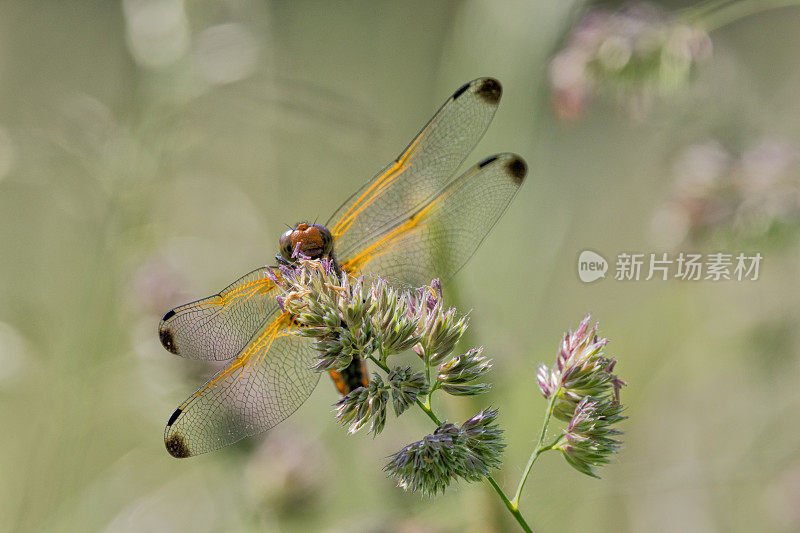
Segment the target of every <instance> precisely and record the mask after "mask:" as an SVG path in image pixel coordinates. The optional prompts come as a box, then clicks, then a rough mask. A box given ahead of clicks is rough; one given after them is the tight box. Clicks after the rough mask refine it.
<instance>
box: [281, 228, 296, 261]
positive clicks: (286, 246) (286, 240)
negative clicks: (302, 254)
mask: <svg viewBox="0 0 800 533" xmlns="http://www.w3.org/2000/svg"><path fill="white" fill-rule="evenodd" d="M293 231H294V230H293V229H290V230H286V231H284V232H283V235H281V238H280V239H279V240H278V246H279V247H280V252H281V256H283V258H284V259H286V260H287V261H291V260H292V252H293V251H294V247H293V246H292V232H293Z"/></svg>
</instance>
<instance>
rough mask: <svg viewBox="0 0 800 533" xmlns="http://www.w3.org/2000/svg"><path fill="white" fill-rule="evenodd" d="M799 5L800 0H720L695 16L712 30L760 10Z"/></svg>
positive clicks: (707, 28) (708, 29)
mask: <svg viewBox="0 0 800 533" xmlns="http://www.w3.org/2000/svg"><path fill="white" fill-rule="evenodd" d="M791 6H800V0H740V1H738V2H730V1H721V2H718V3H717V4H716V5H712V6H710V7H709V8H707V9H704V10H703V11H702V12H701V13H700V14H699V16H698V17H697V22H699V23H701V24H702V25H703V26H704V27H705V28H706V30H707V31H714V30H717V29H719V28H722V27H723V26H727V25H728V24H731V23H733V22H736V21H738V20H741V19H743V18H746V17H749V16H751V15H756V14H758V13H761V12H762V11H769V10H770V9H777V8H781V7H791Z"/></svg>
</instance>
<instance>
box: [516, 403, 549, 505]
mask: <svg viewBox="0 0 800 533" xmlns="http://www.w3.org/2000/svg"><path fill="white" fill-rule="evenodd" d="M560 392H561V389H559V390H557V391H556V392H555V393H554V394H553V395H551V396H550V401H549V402H547V411H546V412H545V414H544V422H542V431H541V432H540V433H539V443H538V444H537V445H536V448H534V450H533V452H532V453H531V457H530V459H528V464H527V466H526V467H525V472H523V473H522V478H521V479H520V480H519V485H518V486H517V493H516V494H515V495H514V500H513V501H512V502H511V505H513V506H514V508H518V506H519V499H520V497H521V496H522V488H523V487H524V486H525V482H526V481H527V480H528V476H529V475H530V473H531V469H532V468H533V463H535V462H536V459H538V458H539V456H540V455H541V454H542V453H544V452H546V451H547V450H550V449H552V447H553V445H554V444H555V443H556V442H558V440H556V441H554V442H552V443H550V444H548V445H545V443H544V438H545V436H546V435H547V426H549V425H550V417H551V416H552V414H553V408H554V407H555V404H556V398H557V397H558V395H559V393H560Z"/></svg>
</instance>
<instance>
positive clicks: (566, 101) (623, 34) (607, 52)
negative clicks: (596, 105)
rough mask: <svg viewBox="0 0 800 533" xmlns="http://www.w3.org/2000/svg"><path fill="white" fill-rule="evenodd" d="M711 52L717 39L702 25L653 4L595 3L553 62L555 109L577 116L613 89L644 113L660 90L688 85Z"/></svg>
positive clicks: (559, 115)
mask: <svg viewBox="0 0 800 533" xmlns="http://www.w3.org/2000/svg"><path fill="white" fill-rule="evenodd" d="M710 56H711V40H710V38H709V36H708V34H707V33H706V32H705V31H704V30H703V29H702V28H700V27H699V26H697V25H692V24H689V23H688V22H684V21H681V20H679V19H677V18H675V17H672V16H670V15H669V14H667V13H664V12H663V11H662V10H661V9H659V8H658V7H656V6H655V5H653V4H650V3H646V2H628V3H626V4H624V5H623V7H622V8H621V9H619V10H618V11H610V10H608V9H606V8H604V7H593V8H590V9H589V10H588V11H587V12H586V13H585V14H584V15H583V17H582V18H581V19H580V20H579V22H578V24H577V25H576V26H575V28H574V29H573V31H572V33H571V35H570V36H569V38H568V40H567V44H566V46H565V47H564V48H563V49H562V50H561V51H559V52H558V53H557V54H556V55H555V57H553V59H552V62H551V64H550V71H549V76H550V85H551V89H552V98H551V104H552V107H553V112H554V114H555V115H556V117H557V118H560V119H563V120H576V119H578V118H580V117H581V116H582V115H583V113H584V111H585V109H586V106H587V105H588V102H589V101H590V100H591V99H592V97H593V96H594V95H596V94H599V93H608V94H610V95H611V96H612V97H614V98H615V99H616V100H617V102H618V104H619V105H620V106H621V107H622V108H623V109H625V110H626V111H628V112H629V113H631V114H634V115H642V114H644V113H646V111H647V109H648V107H649V102H650V100H651V98H652V95H653V94H654V93H665V92H669V91H673V90H675V89H676V88H680V87H682V86H684V85H685V84H686V83H687V82H688V80H689V77H690V75H691V73H692V71H693V69H694V68H695V66H696V65H697V64H698V63H700V62H702V61H704V60H706V59H708V58H709V57H710Z"/></svg>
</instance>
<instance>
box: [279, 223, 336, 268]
mask: <svg viewBox="0 0 800 533" xmlns="http://www.w3.org/2000/svg"><path fill="white" fill-rule="evenodd" d="M278 244H279V246H280V252H281V256H282V257H283V258H284V259H286V260H287V261H292V260H293V259H294V258H295V257H296V255H297V252H299V253H301V254H303V255H304V256H306V257H308V258H309V259H322V258H323V257H329V256H330V255H331V252H333V235H332V234H331V232H330V230H329V229H328V228H326V227H325V226H323V225H322V224H306V223H305V222H303V223H301V224H298V225H297V226H296V227H294V228H292V229H290V230H287V231H285V232H283V235H281V238H280V240H279V241H278Z"/></svg>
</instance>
